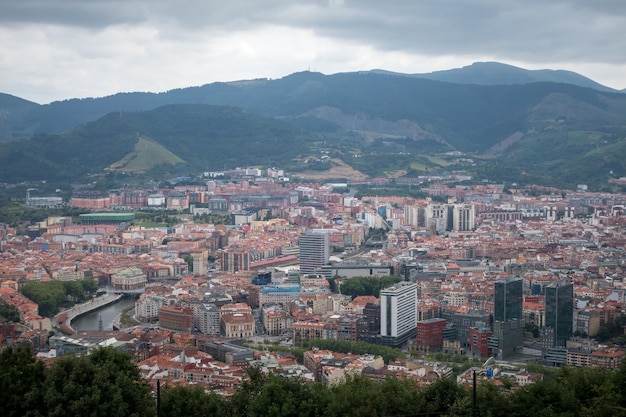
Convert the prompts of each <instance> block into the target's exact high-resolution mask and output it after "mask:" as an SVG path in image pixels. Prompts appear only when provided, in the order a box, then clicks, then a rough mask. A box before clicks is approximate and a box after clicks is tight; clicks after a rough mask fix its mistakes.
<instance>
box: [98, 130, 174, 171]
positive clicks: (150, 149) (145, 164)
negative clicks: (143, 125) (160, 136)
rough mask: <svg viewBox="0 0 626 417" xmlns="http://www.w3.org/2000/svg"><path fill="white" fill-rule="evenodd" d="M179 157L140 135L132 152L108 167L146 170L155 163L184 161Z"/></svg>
mask: <svg viewBox="0 0 626 417" xmlns="http://www.w3.org/2000/svg"><path fill="white" fill-rule="evenodd" d="M184 162H185V161H183V160H182V159H181V158H179V157H178V156H176V155H174V154H173V153H172V152H170V151H168V150H167V149H165V148H164V147H163V146H161V145H159V144H158V143H156V142H153V141H151V140H150V139H148V138H145V137H140V138H139V140H137V144H136V145H135V149H134V150H133V152H131V153H129V154H128V155H126V156H125V157H124V158H122V159H121V160H120V161H118V162H116V163H114V164H112V165H111V166H110V167H109V170H111V171H126V172H146V171H148V170H149V169H151V168H154V167H155V166H157V165H164V164H167V165H175V164H181V163H184Z"/></svg>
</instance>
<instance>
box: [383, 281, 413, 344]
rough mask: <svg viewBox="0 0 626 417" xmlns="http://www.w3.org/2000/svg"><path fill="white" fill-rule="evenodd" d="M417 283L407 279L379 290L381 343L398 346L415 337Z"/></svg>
mask: <svg viewBox="0 0 626 417" xmlns="http://www.w3.org/2000/svg"><path fill="white" fill-rule="evenodd" d="M416 325H417V284H415V283H412V282H407V281H401V282H398V283H396V284H395V285H394V286H393V287H389V288H385V289H383V290H381V291H380V335H381V338H382V341H383V343H385V344H388V345H393V346H400V345H402V344H403V343H404V342H406V341H407V340H408V339H409V338H411V337H415V327H416Z"/></svg>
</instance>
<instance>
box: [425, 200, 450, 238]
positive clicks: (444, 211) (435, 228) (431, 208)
mask: <svg viewBox="0 0 626 417" xmlns="http://www.w3.org/2000/svg"><path fill="white" fill-rule="evenodd" d="M424 214H425V223H426V227H428V228H429V229H430V230H431V232H432V233H433V234H435V233H445V232H446V228H447V226H448V207H447V205H445V204H433V203H429V204H428V206H427V207H426V211H425V213H424Z"/></svg>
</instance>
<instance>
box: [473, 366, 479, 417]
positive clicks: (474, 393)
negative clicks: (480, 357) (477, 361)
mask: <svg viewBox="0 0 626 417" xmlns="http://www.w3.org/2000/svg"><path fill="white" fill-rule="evenodd" d="M472 417H478V403H477V401H476V371H475V370H474V373H473V375H472Z"/></svg>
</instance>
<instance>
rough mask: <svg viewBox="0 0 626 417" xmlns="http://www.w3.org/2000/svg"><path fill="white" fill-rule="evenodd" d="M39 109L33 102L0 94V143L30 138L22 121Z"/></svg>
mask: <svg viewBox="0 0 626 417" xmlns="http://www.w3.org/2000/svg"><path fill="white" fill-rule="evenodd" d="M37 107H39V104H37V103H33V102H32V101H28V100H24V99H22V98H19V97H15V96H12V95H10V94H2V93H0V142H1V141H9V140H15V139H19V138H23V137H27V136H30V134H29V133H28V132H24V131H23V129H24V127H25V125H24V124H22V123H21V121H22V120H23V118H24V117H25V116H26V115H27V114H29V113H30V112H32V111H34V110H35V109H36V108H37Z"/></svg>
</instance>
